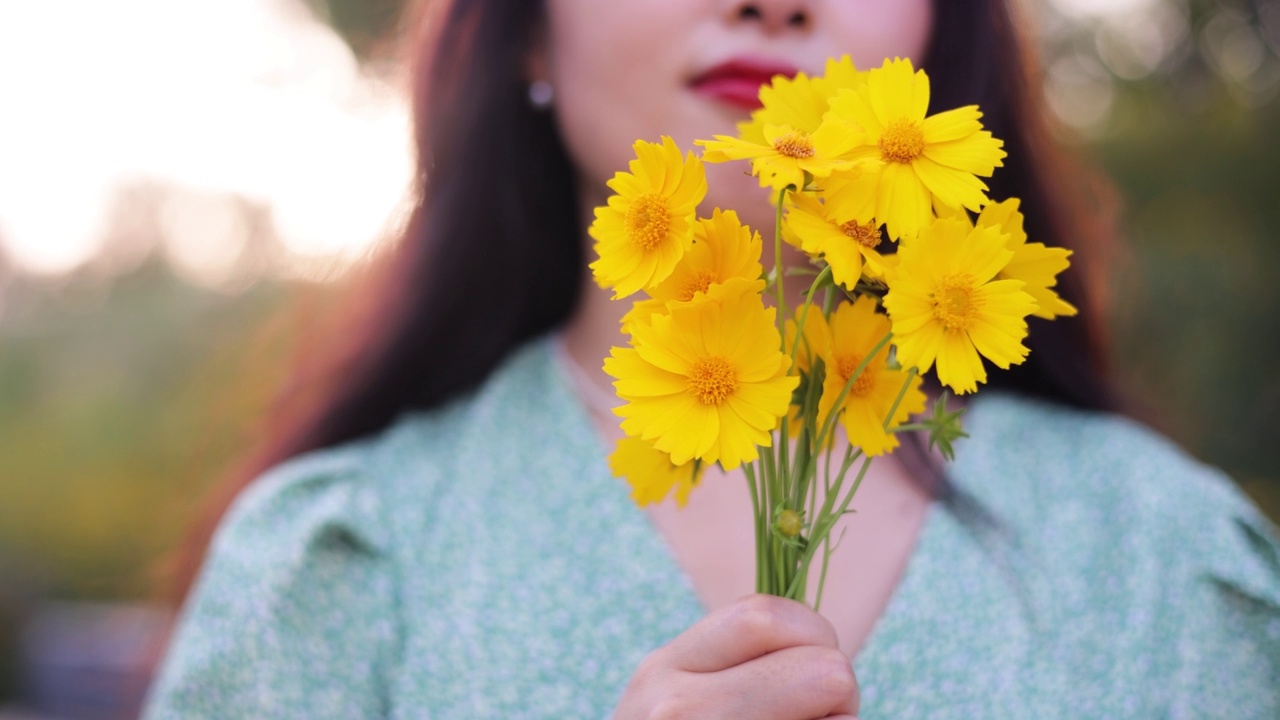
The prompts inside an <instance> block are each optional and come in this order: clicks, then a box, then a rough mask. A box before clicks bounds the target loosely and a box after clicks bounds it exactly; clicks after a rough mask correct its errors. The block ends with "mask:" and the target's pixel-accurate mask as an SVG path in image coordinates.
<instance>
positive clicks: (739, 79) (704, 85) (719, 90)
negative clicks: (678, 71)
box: [693, 75, 769, 110]
mask: <svg viewBox="0 0 1280 720" xmlns="http://www.w3.org/2000/svg"><path fill="white" fill-rule="evenodd" d="M768 83H769V78H761V77H759V76H756V77H749V76H745V75H724V76H721V77H716V78H710V79H707V80H703V81H701V82H698V83H697V84H695V85H693V91H694V92H695V93H697V94H699V95H702V96H703V97H706V98H709V99H711V100H715V101H716V102H719V103H723V104H725V105H729V106H731V107H735V108H740V109H742V110H758V109H759V108H760V107H762V104H761V102H760V87H761V86H762V85H767V84H768Z"/></svg>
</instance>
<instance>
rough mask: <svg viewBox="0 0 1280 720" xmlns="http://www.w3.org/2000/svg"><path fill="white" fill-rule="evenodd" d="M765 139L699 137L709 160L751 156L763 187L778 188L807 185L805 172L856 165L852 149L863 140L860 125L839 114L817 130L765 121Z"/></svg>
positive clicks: (819, 173)
mask: <svg viewBox="0 0 1280 720" xmlns="http://www.w3.org/2000/svg"><path fill="white" fill-rule="evenodd" d="M763 134H764V137H763V142H750V141H747V140H739V139H738V138H735V137H730V136H728V135H716V136H715V140H697V141H695V143H696V144H698V145H701V146H702V147H703V148H704V150H703V153H702V159H703V160H706V161H707V162H728V161H730V160H748V159H749V160H751V174H752V175H755V176H757V177H759V178H760V185H761V187H770V188H772V189H773V190H774V192H777V191H779V190H781V189H782V188H784V187H786V186H788V185H794V186H795V187H796V188H797V189H799V188H803V187H804V185H805V178H804V176H805V173H809V174H810V175H812V176H813V177H826V176H828V175H830V174H831V173H832V172H835V171H837V170H848V169H849V168H851V167H853V166H854V164H855V163H854V160H853V159H851V158H850V157H849V153H850V152H851V151H853V149H854V148H855V147H857V146H858V145H859V144H861V143H862V141H863V133H862V130H861V129H860V128H858V127H857V126H856V125H853V124H851V123H848V122H845V121H844V120H842V119H840V118H831V119H830V121H829V122H828V121H825V120H824V121H823V123H822V124H821V125H819V126H818V129H817V130H814V131H812V132H806V131H804V130H798V129H796V128H794V127H792V126H790V125H765V126H764V131H763Z"/></svg>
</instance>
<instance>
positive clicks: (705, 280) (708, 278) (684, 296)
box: [679, 270, 716, 302]
mask: <svg viewBox="0 0 1280 720" xmlns="http://www.w3.org/2000/svg"><path fill="white" fill-rule="evenodd" d="M715 281H716V276H715V275H713V274H711V273H709V272H706V271H705V270H703V271H699V272H696V273H694V274H693V275H690V276H689V277H688V278H687V279H686V280H685V283H684V287H683V288H682V289H681V290H680V296H679V297H680V302H689V301H690V300H692V299H693V296H694V295H697V294H698V293H700V292H703V293H704V292H706V291H707V288H710V287H711V283H713V282H715Z"/></svg>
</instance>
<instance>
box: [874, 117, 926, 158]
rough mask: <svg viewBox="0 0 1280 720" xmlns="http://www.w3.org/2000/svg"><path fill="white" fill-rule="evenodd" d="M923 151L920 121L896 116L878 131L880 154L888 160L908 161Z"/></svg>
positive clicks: (922, 134)
mask: <svg viewBox="0 0 1280 720" xmlns="http://www.w3.org/2000/svg"><path fill="white" fill-rule="evenodd" d="M923 153H924V131H923V130H921V129H920V123H917V122H915V121H913V120H907V119H906V118H898V119H897V120H893V121H891V122H890V123H889V124H888V125H886V126H885V128H884V132H882V133H880V154H881V155H882V156H883V157H884V159H885V160H886V161H888V162H896V163H909V162H911V161H912V160H915V159H916V158H918V157H920V155H922V154H923Z"/></svg>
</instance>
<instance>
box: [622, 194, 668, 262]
mask: <svg viewBox="0 0 1280 720" xmlns="http://www.w3.org/2000/svg"><path fill="white" fill-rule="evenodd" d="M626 226H627V237H628V238H630V240H631V242H633V243H635V244H636V245H639V246H640V247H642V248H644V249H645V250H652V249H654V248H655V247H657V246H658V245H659V244H661V243H662V241H663V240H666V239H667V231H668V230H670V229H671V209H670V208H669V207H667V199H666V198H665V197H663V196H661V195H659V194H657V193H646V194H644V195H640V196H639V197H637V198H635V199H634V200H632V201H631V206H630V207H628V208H627V218H626Z"/></svg>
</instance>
